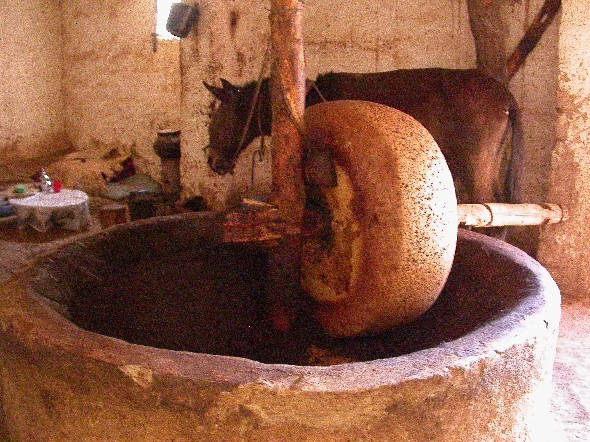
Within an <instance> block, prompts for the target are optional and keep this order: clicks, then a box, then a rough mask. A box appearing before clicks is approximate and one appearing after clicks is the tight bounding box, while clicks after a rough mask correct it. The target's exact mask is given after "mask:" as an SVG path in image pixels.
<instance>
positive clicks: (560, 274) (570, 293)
mask: <svg viewBox="0 0 590 442" xmlns="http://www.w3.org/2000/svg"><path fill="white" fill-rule="evenodd" d="M589 22H590V10H589V9H588V5H587V2H586V1H584V0H569V1H567V2H564V3H563V6H562V16H561V23H560V27H559V65H558V67H559V87H558V95H557V99H558V119H557V127H558V130H557V135H558V140H557V145H556V147H555V150H554V152H553V155H552V169H551V189H550V192H549V196H550V199H551V200H553V201H558V202H559V203H561V204H562V205H564V206H565V207H566V208H568V210H569V212H570V219H569V221H567V222H566V223H563V224H558V225H552V226H546V227H545V228H544V229H543V232H542V235H541V242H540V248H539V260H540V261H541V262H542V263H543V264H544V265H545V266H546V267H547V269H549V271H550V272H551V274H552V275H553V277H554V278H555V280H556V281H557V283H558V285H559V287H560V288H561V291H562V295H563V298H564V300H566V301H574V300H577V299H587V298H588V297H589V296H590V274H589V273H588V261H589V260H590V232H589V231H588V223H589V222H590V204H589V203H590V153H589V152H590V134H589V130H588V128H589V122H590V47H589V46H588V34H589V31H590V28H589V27H588V23H589Z"/></svg>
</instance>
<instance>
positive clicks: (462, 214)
mask: <svg viewBox="0 0 590 442" xmlns="http://www.w3.org/2000/svg"><path fill="white" fill-rule="evenodd" d="M457 211H458V212H459V225H460V226H469V227H501V226H539V225H543V224H554V223H559V222H562V221H565V220H567V218H568V214H567V212H566V210H565V209H564V208H563V207H561V206H560V205H558V204H550V203H546V204H505V203H487V204H459V205H457Z"/></svg>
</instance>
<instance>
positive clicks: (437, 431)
mask: <svg viewBox="0 0 590 442" xmlns="http://www.w3.org/2000/svg"><path fill="white" fill-rule="evenodd" d="M167 221H169V222H170V225H169V226H166V225H165V223H164V224H163V223H162V221H161V220H159V219H152V220H144V221H141V222H136V223H132V224H128V225H119V226H115V227H113V228H111V229H109V230H106V231H103V232H102V233H100V234H98V235H91V236H86V237H84V236H82V237H76V239H75V241H72V242H70V243H68V244H66V245H65V246H64V247H63V248H62V249H60V250H59V251H52V252H50V253H49V255H46V256H44V257H40V260H37V261H36V263H35V265H33V267H31V268H30V270H29V271H27V270H25V271H24V273H21V274H18V275H16V277H15V278H13V279H12V280H11V281H9V282H7V283H5V284H4V285H3V287H2V288H1V289H0V291H1V293H0V325H1V327H0V333H1V335H2V336H1V337H2V339H0V351H1V352H2V357H1V358H0V370H1V372H2V396H3V414H4V423H5V424H6V433H7V434H8V436H9V438H10V440H15V441H19V440H27V441H37V440H39V441H42V440H63V441H68V440H72V441H79V440H105V439H108V440H113V441H127V440H211V441H215V440H220V441H233V440H235V441H243V440H269V441H275V440H276V441H279V440H280V441H285V440H297V441H306V440H307V441H312V440H313V441H315V440H334V441H340V440H375V441H378V440H379V441H382V440H401V441H424V440H438V441H446V442H448V441H465V440H482V441H483V440H493V441H502V440H505V441H514V440H519V441H527V440H534V441H536V440H542V437H540V436H543V435H539V434H538V431H539V428H544V427H543V426H541V427H539V425H538V424H539V423H540V422H541V423H543V422H545V421H546V419H547V415H546V411H547V406H546V405H547V404H548V397H547V395H548V393H549V390H548V383H549V382H550V375H551V367H552V362H553V357H554V352H555V339H556V334H557V328H558V325H559V293H558V290H557V287H556V286H555V284H554V282H553V281H552V279H551V277H550V276H549V275H548V273H547V272H546V271H545V270H544V269H543V268H542V267H541V266H540V265H539V264H538V263H536V262H535V261H534V260H532V259H531V258H529V257H528V256H526V255H525V254H524V253H522V252H520V251H518V250H516V249H514V248H512V247H510V246H508V245H505V244H503V243H501V242H499V241H496V240H492V239H489V238H486V237H482V236H480V235H477V234H473V233H469V232H460V234H459V241H458V244H457V250H458V253H457V259H456V261H455V267H454V269H453V271H452V272H451V276H450V278H449V284H450V291H449V292H448V294H449V296H450V297H451V298H453V297H455V296H459V298H460V299H461V300H460V301H459V302H458V303H457V306H464V310H463V311H462V312H461V313H460V314H457V310H456V309H455V310H453V311H451V310H449V311H447V310H445V308H442V310H438V313H436V312H435V313H434V314H433V316H431V317H430V319H428V320H427V321H425V322H424V323H423V324H422V325H420V326H418V328H417V329H416V330H414V331H413V332H412V333H411V336H415V337H417V338H419V339H418V340H419V341H423V340H424V339H422V338H424V337H426V338H428V336H430V337H431V338H433V339H434V341H433V342H434V343H431V344H430V345H428V346H427V347H423V349H422V350H416V351H410V352H408V353H405V354H401V355H399V356H397V357H379V358H370V357H369V358H366V357H365V358H362V357H361V358H360V359H358V357H357V359H356V362H352V363H345V364H336V365H332V366H328V367H317V366H302V365H289V364H282V363H276V364H268V363H260V362H256V361H254V360H252V359H245V358H236V357H229V356H223V355H214V354H199V353H193V352H186V351H172V350H167V349H162V348H160V349H158V348H155V347H152V346H145V345H138V344H131V343H129V342H126V341H124V340H121V339H116V338H112V337H108V336H105V335H103V334H98V333H92V332H89V331H87V330H84V329H83V328H80V327H79V326H77V325H74V324H73V323H72V322H71V321H70V320H69V319H67V316H71V315H72V314H73V312H74V307H75V305H76V304H73V303H72V301H75V300H77V301H78V302H80V301H84V297H83V296H75V297H71V296H70V295H71V294H72V293H74V292H75V291H79V293H80V294H82V293H88V294H89V295H90V294H91V293H93V292H92V291H91V290H90V291H89V289H91V286H92V284H96V283H97V282H98V284H99V285H100V283H101V278H103V277H104V276H105V275H108V274H110V272H111V270H112V267H113V266H116V264H117V260H115V259H112V258H113V257H118V258H119V259H123V260H124V262H125V263H127V265H129V266H130V267H129V268H134V265H137V264H138V263H142V262H145V260H144V258H142V257H147V256H150V254H151V253H154V251H157V252H158V256H166V255H167V254H169V253H173V254H175V253H178V252H179V250H186V249H187V248H188V249H193V250H194V249H195V247H198V244H202V243H200V241H201V239H202V238H203V237H204V236H206V237H207V238H209V237H211V238H212V239H211V241H213V243H215V238H216V234H215V233H214V232H215V231H216V230H215V229H216V228H215V225H216V221H215V218H209V217H208V215H198V214H197V215H191V216H189V217H184V216H183V217H173V218H169V219H168V220H167ZM188 231H192V232H194V233H195V234H194V235H192V236H191V235H187V234H186V232H188ZM167 233H176V235H172V236H170V235H168V234H167ZM207 241H209V240H207ZM122 251H125V253H123V254H119V253H118V252H122ZM68 256H73V257H75V256H78V257H84V259H85V260H84V261H83V262H79V266H80V267H79V268H80V270H83V269H87V270H90V269H92V270H93V271H92V272H90V271H80V272H73V271H72V267H71V266H70V265H68V267H67V274H68V275H69V278H65V277H61V278H59V277H58V278H52V277H51V275H52V274H53V276H57V275H58V274H64V271H66V269H65V268H64V266H63V265H62V263H63V262H69V261H68ZM64 260H65V261H64ZM167 261H169V260H167ZM73 262H76V260H74V261H72V263H73ZM163 262H166V260H165V261H163ZM187 262H188V261H187ZM187 262H185V264H186V263H187ZM134 263H135V264H134ZM119 264H121V262H119ZM174 268H175V267H174V266H171V267H169V269H171V270H172V269H174ZM176 270H177V271H179V272H181V273H182V272H183V270H182V268H176ZM151 271H152V272H154V271H155V272H156V273H157V267H153V268H152V269H151ZM185 274H186V273H185ZM74 275H77V276H74ZM154 276H155V274H154ZM77 278H80V279H77ZM97 278H98V279H97ZM149 280H150V281H154V282H156V281H157V279H154V278H153V277H150V278H149ZM190 280H191V282H194V278H192V277H191V278H190ZM165 281H166V279H162V280H161V281H160V282H165ZM187 282H188V281H187ZM160 285H161V284H159V283H156V286H160ZM179 287H180V286H179ZM185 290H186V289H185ZM145 293H148V292H145ZM177 293H178V292H177V291H173V292H171V294H170V295H171V296H172V297H173V299H171V300H170V301H171V302H170V304H171V305H179V306H180V305H181V304H178V302H177V301H178V299H179V298H178V296H177ZM44 295H47V296H49V298H52V299H53V301H51V300H50V299H49V298H45V297H44ZM58 295H61V299H60V298H59V297H58ZM128 295H132V293H131V292H128ZM137 295H138V296H140V298H138V299H141V296H142V295H141V292H139V293H138V294H137ZM126 299H127V300H129V299H130V298H129V297H128V296H126ZM125 302H127V301H125ZM78 305H83V303H82V304H78ZM442 305H444V304H442ZM103 307H104V305H103V304H98V305H96V306H95V310H96V311H97V312H100V311H101V309H102V308H103ZM181 308H183V307H181ZM433 308H439V307H436V304H435V306H434V307H433ZM129 311H132V309H131V310H129ZM58 312H59V313H58ZM64 315H66V316H64ZM140 316H143V315H140ZM140 316H137V318H139V317H140ZM451 317H452V318H453V320H451V321H449V320H448V319H449V318H451ZM236 319H237V320H240V317H236ZM131 320H132V319H131V317H127V319H126V320H125V321H123V322H122V324H126V323H127V324H129V322H130V321H131ZM134 320H135V319H133V321H134ZM474 320H475V322H473V321H474ZM470 322H471V323H472V324H473V325H475V327H468V328H467V329H465V328H464V327H463V326H464V325H465V324H467V323H470ZM137 325H138V327H140V328H141V327H144V326H145V325H147V324H146V323H143V324H141V323H137ZM177 325H179V326H182V324H177ZM433 325H434V330H438V331H437V332H436V333H434V334H432V332H431V329H432V326H433ZM445 329H446V330H447V331H446V332H444V333H450V335H448V334H437V333H439V332H441V331H443V330H445ZM156 330H159V331H160V333H166V332H167V329H166V328H163V327H159V328H156ZM420 330H421V331H420ZM211 332H212V333H213V334H214V333H215V332H216V329H214V328H212V329H211ZM396 333H402V332H401V331H399V332H394V333H392V334H389V335H384V336H381V338H380V339H381V343H382V344H384V345H385V347H387V343H388V342H389V340H390V339H392V340H394V339H395V336H396ZM157 334H158V332H156V333H154V337H155V338H156V339H157ZM453 335H454V337H451V336H453ZM291 341H293V340H292V339H287V340H286V342H291ZM339 342H340V345H341V346H342V345H343V346H344V348H346V347H347V346H348V345H349V344H350V342H349V340H344V341H342V340H340V341H339ZM353 347H354V345H353ZM363 347H364V346H362V345H360V346H359V347H358V348H363ZM353 354H354V352H353Z"/></svg>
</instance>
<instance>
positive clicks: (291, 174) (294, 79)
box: [270, 0, 305, 226]
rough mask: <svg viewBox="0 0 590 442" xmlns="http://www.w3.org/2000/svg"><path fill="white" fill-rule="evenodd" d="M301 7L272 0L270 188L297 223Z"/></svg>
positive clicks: (300, 201) (301, 198) (293, 0)
mask: <svg viewBox="0 0 590 442" xmlns="http://www.w3.org/2000/svg"><path fill="white" fill-rule="evenodd" d="M302 13H303V8H302V5H301V2H300V1H299V0H272V1H271V14H270V25H271V39H272V51H273V62H272V73H271V97H272V116H273V119H272V152H273V153H272V156H273V158H272V166H273V167H272V189H273V196H274V198H273V199H274V203H275V204H276V206H277V208H278V209H279V214H280V215H281V216H282V217H283V218H284V220H285V221H286V222H287V223H290V224H293V225H294V226H298V225H299V226H300V225H301V221H302V219H303V209H304V202H305V193H304V187H303V178H302V166H301V165H302V157H303V142H302V131H303V112H304V109H305V64H304V57H303V36H302V23H301V22H302Z"/></svg>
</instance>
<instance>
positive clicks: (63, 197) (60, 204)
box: [9, 189, 90, 232]
mask: <svg viewBox="0 0 590 442" xmlns="http://www.w3.org/2000/svg"><path fill="white" fill-rule="evenodd" d="M9 202H10V204H12V206H13V207H14V211H15V212H16V215H17V217H18V221H19V224H20V225H21V226H24V225H26V224H29V225H30V226H31V227H33V228H34V229H35V230H37V231H39V232H45V231H46V230H47V229H49V228H50V227H52V226H57V227H61V228H63V229H67V230H80V229H83V228H86V227H88V224H89V221H90V211H89V209H88V195H87V194H86V193H84V192H82V191H81V190H74V189H62V190H61V191H60V192H58V193H44V192H41V193H36V194H34V195H32V196H28V197H26V198H12V199H10V200H9Z"/></svg>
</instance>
